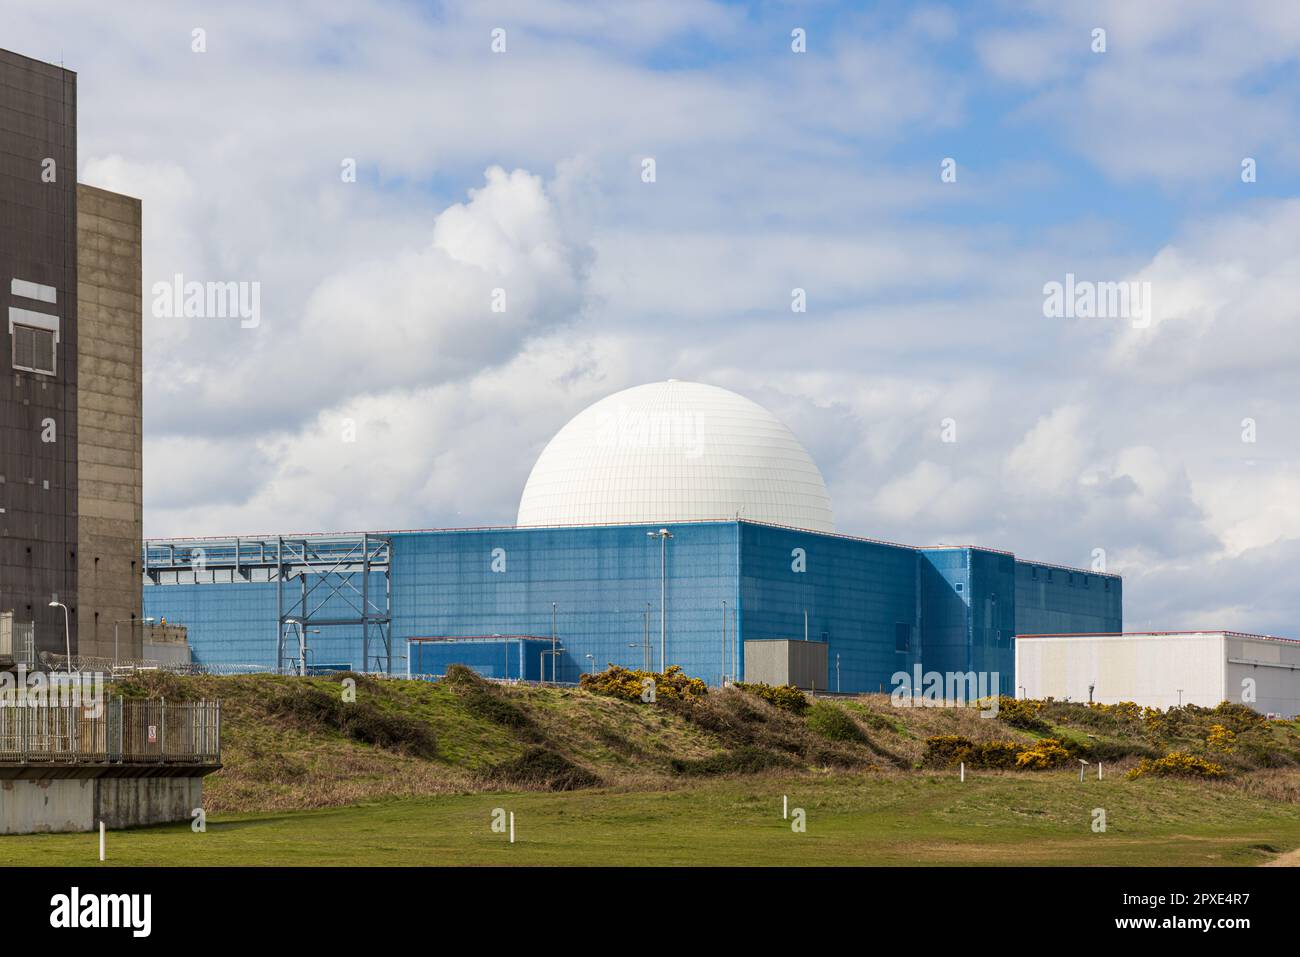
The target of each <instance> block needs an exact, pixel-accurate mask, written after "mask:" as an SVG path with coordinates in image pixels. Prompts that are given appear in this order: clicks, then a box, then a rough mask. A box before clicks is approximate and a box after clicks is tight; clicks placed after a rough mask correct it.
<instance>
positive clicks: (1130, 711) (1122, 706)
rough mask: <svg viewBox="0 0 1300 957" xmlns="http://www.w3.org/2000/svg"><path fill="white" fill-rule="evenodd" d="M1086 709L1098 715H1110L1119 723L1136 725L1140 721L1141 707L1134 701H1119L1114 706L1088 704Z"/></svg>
mask: <svg viewBox="0 0 1300 957" xmlns="http://www.w3.org/2000/svg"><path fill="white" fill-rule="evenodd" d="M1088 707H1089V708H1091V709H1093V710H1094V711H1096V712H1097V713H1098V714H1106V715H1111V716H1112V717H1114V718H1116V719H1117V720H1119V721H1124V722H1128V723H1136V722H1138V721H1141V720H1142V707H1141V706H1140V705H1138V704H1137V703H1136V702H1134V701H1119V702H1116V703H1115V704H1090V705H1088Z"/></svg>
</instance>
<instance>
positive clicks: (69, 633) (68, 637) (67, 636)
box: [50, 601, 72, 674]
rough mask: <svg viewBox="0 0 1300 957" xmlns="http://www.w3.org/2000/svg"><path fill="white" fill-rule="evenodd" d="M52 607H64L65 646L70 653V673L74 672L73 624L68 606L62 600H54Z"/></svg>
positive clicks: (51, 603)
mask: <svg viewBox="0 0 1300 957" xmlns="http://www.w3.org/2000/svg"><path fill="white" fill-rule="evenodd" d="M50 607H51V608H62V609H63V646H64V650H65V651H67V653H68V674H72V626H71V625H70V624H68V606H67V605H65V604H63V602H61V601H52V602H50Z"/></svg>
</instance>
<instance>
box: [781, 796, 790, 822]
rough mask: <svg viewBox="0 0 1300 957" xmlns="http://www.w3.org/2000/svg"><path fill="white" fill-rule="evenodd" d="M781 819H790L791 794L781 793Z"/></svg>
mask: <svg viewBox="0 0 1300 957" xmlns="http://www.w3.org/2000/svg"><path fill="white" fill-rule="evenodd" d="M781 820H783V821H788V820H790V795H788V794H783V795H781Z"/></svg>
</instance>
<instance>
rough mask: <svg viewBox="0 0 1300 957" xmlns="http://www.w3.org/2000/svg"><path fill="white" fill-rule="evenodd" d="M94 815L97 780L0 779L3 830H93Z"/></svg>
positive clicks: (0, 814) (0, 826) (0, 831)
mask: <svg viewBox="0 0 1300 957" xmlns="http://www.w3.org/2000/svg"><path fill="white" fill-rule="evenodd" d="M94 817H95V782H94V781H93V780H75V779H69V778H60V779H54V780H50V779H46V780H42V781H22V780H19V781H0V834H40V833H43V832H46V831H89V830H91V829H92V828H93V827H95V826H96V825H95V824H94V823H93V822H94Z"/></svg>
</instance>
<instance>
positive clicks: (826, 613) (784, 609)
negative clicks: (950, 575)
mask: <svg viewBox="0 0 1300 957" xmlns="http://www.w3.org/2000/svg"><path fill="white" fill-rule="evenodd" d="M740 529H741V531H740V536H741V563H740V574H741V578H740V587H741V626H740V636H741V638H742V639H745V638H753V639H760V638H793V639H800V638H803V637H804V610H805V609H806V610H807V612H808V637H809V638H810V639H812V640H820V641H826V642H828V643H829V648H828V649H827V650H828V662H827V666H828V667H827V672H828V673H827V676H826V687H827V688H829V689H830V690H832V691H833V690H835V687H836V675H835V662H836V656H837V655H838V656H839V659H840V662H839V664H840V675H839V680H840V688H841V690H843V691H845V692H866V691H873V692H874V691H880V690H882V689H883V690H885V691H889V690H890V689H891V688H892V687H893V685H892V682H891V681H890V676H891V675H893V674H894V672H896V671H908V670H910V669H911V667H912V664H913V662H914V661H915V660H916V655H917V649H918V645H919V641H918V628H917V625H918V607H919V601H918V594H919V584H918V578H919V574H920V570H919V559H918V557H917V554H916V551H915V550H914V549H910V548H904V547H902V546H896V545H885V544H880V543H876V542H868V541H862V540H857V539H850V538H839V537H836V536H832V535H819V534H817V533H815V532H799V531H795V530H792V529H785V528H773V527H769V526H763V525H750V524H743V525H741V526H740ZM795 549H803V552H804V561H805V566H804V567H805V570H804V571H802V572H800V571H796V570H795V562H796V556H795V554H794V550H795ZM899 625H902V626H904V627H905V628H906V629H907V635H908V640H907V645H908V650H906V651H901V652H900V651H897V650H896V640H895V635H896V629H897V626H899ZM742 648H743V645H742ZM741 660H742V665H743V660H744V659H743V652H742V659H741Z"/></svg>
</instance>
